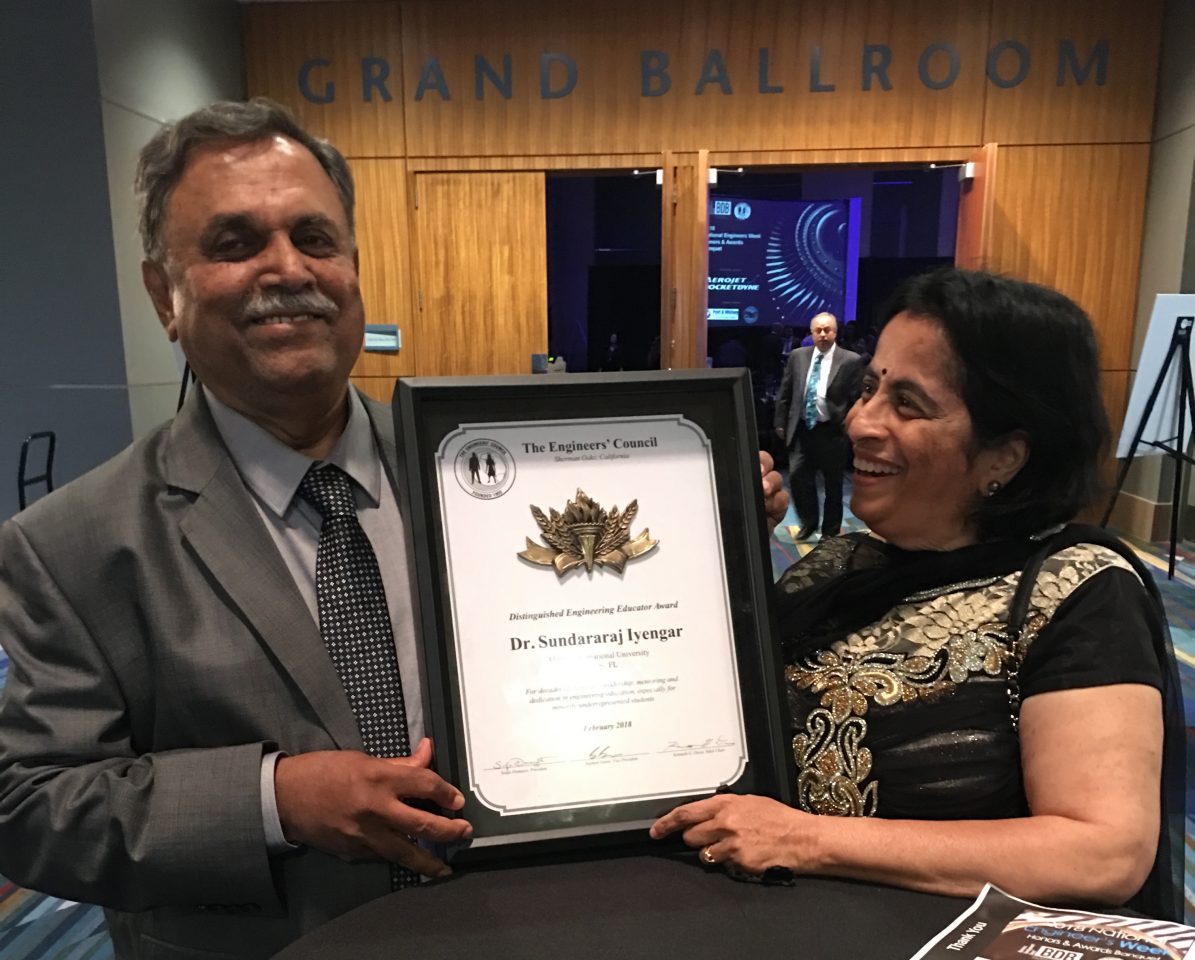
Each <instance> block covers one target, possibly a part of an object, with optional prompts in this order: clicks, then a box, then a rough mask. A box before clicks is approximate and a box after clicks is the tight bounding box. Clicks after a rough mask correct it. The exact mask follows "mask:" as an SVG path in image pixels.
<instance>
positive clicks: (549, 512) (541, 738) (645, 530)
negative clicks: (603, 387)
mask: <svg viewBox="0 0 1195 960" xmlns="http://www.w3.org/2000/svg"><path fill="white" fill-rule="evenodd" d="M437 471H438V479H439V490H438V494H439V501H440V510H441V514H442V517H443V523H444V539H445V544H446V549H445V555H446V560H447V568H448V569H447V574H448V576H447V592H448V594H449V603H450V607H451V617H452V627H453V632H454V635H455V638H456V643H455V659H456V664H455V666H456V671H457V675H458V677H459V681H458V682H459V686H460V694H461V713H462V719H463V726H464V732H465V755H466V756H465V761H466V763H465V766H466V770H467V776H468V781H469V788H470V789H471V791H472V792H473V793H474V794H475V796H476V797H477V798H478V800H479V801H480V802H481V803H482V804H484V805H485V806H486V807H488V808H489V809H491V810H493V811H496V812H497V813H499V814H500V815H502V816H509V815H517V814H527V813H536V812H540V811H550V810H554V811H566V810H570V809H576V808H582V807H587V806H593V805H595V804H602V805H606V804H611V803H623V802H630V801H641V800H652V799H663V798H669V797H684V796H689V795H692V794H696V793H701V792H708V791H711V790H713V789H715V788H716V787H717V786H719V785H720V784H726V783H733V782H734V781H735V780H737V779H738V778H739V776H740V775H741V774H742V772H743V769H744V766H745V764H746V763H747V760H748V756H747V737H746V733H745V731H744V723H743V705H742V702H741V694H740V684H739V682H738V674H737V671H738V666H737V661H736V656H735V645H734V636H733V631H732V626H731V616H730V606H729V598H728V595H727V588H726V570H725V559H724V556H723V549H722V537H721V535H720V521H719V515H718V497H717V491H716V488H715V483H714V464H713V458H712V452H711V445H710V441H709V438H708V437H707V436H706V434H705V432H704V431H703V430H702V429H701V427H700V426H698V425H697V424H696V423H694V422H692V421H691V420H689V419H687V418H685V417H684V416H679V415H671V416H637V417H622V418H592V419H575V420H536V421H528V422H510V421H506V422H501V423H471V424H462V425H461V427H460V429H459V430H456V431H454V432H452V433H450V434H449V435H448V436H447V437H445V438H444V440H443V442H442V444H441V445H440V448H439V451H438V455H437ZM649 531H650V532H649ZM553 570H554V573H553Z"/></svg>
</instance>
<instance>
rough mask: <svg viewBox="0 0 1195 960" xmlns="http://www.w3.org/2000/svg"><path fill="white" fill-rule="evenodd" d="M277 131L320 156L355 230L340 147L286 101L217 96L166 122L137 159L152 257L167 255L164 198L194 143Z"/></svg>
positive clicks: (145, 243)
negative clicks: (304, 122)
mask: <svg viewBox="0 0 1195 960" xmlns="http://www.w3.org/2000/svg"><path fill="white" fill-rule="evenodd" d="M275 134H281V135H283V136H285V137H290V138H291V139H292V140H295V141H297V142H298V143H301V144H302V145H303V146H304V147H306V148H307V149H308V150H309V151H311V154H312V155H313V156H314V157H315V159H316V160H318V161H319V164H320V166H321V167H323V168H324V172H325V173H327V175H328V178H329V179H330V180H331V181H332V183H333V185H334V186H335V187H336V191H337V192H338V193H339V194H340V202H341V204H342V205H343V207H344V215H345V217H346V218H347V219H348V225H349V235H350V236H352V235H353V231H354V227H353V175H352V173H350V172H349V165H348V163H347V161H346V160H345V159H344V157H343V156H342V155H341V153H340V151H339V150H337V149H336V148H335V147H334V146H332V144H330V143H328V141H327V140H320V139H319V138H318V137H313V136H312V135H311V134H310V133H308V132H307V131H306V130H304V129H303V128H302V127H301V126H299V124H298V122H297V121H296V120H295V118H294V117H293V116H292V115H291V113H290V111H289V110H287V109H286V107H284V106H282V105H281V104H279V103H275V102H274V101H273V100H269V99H267V98H266V97H255V98H254V99H252V100H249V101H248V102H245V103H241V102H239V101H236V100H218V101H216V102H215V103H213V104H211V105H210V106H207V107H203V108H201V109H199V110H196V111H195V112H194V113H189V114H187V116H185V117H183V118H182V119H181V120H176V121H175V122H174V123H168V124H166V125H165V126H164V127H162V129H161V130H159V131H158V132H157V133H155V134H154V135H153V137H152V138H151V139H150V141H149V143H147V144H146V145H145V146H144V147H143V148H142V150H141V156H140V159H139V160H138V161H137V177H136V179H135V181H134V189H135V190H136V192H137V198H138V200H139V202H140V214H139V227H140V230H141V248H142V250H144V252H145V256H146V257H148V258H149V259H150V260H157V261H159V262H160V261H161V260H162V259H163V258H164V256H165V252H166V251H165V249H164V247H163V241H162V231H163V227H164V226H165V221H166V202H167V200H169V199H170V192H171V191H172V190H173V189H174V188H175V186H176V185H177V184H178V181H179V180H180V179H181V178H182V175H183V169H184V168H185V167H186V165H187V157H188V155H189V154H190V152H191V151H192V150H194V149H195V148H196V147H200V146H203V145H204V144H208V143H217V142H219V141H232V142H234V143H252V142H253V141H255V140H261V139H263V138H265V137H270V136H273V135H275Z"/></svg>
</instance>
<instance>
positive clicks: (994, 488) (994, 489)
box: [987, 480, 1004, 497]
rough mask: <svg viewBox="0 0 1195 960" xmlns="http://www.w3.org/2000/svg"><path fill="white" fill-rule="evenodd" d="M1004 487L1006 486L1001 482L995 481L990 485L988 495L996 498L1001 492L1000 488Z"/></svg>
mask: <svg viewBox="0 0 1195 960" xmlns="http://www.w3.org/2000/svg"><path fill="white" fill-rule="evenodd" d="M1003 486H1004V484H1002V483H1001V482H1000V481H999V480H993V481H992V482H991V483H989V484H988V492H987V495H988V496H989V497H994V496H995V495H996V494H998V493H999V492H1000V488H1001V487H1003Z"/></svg>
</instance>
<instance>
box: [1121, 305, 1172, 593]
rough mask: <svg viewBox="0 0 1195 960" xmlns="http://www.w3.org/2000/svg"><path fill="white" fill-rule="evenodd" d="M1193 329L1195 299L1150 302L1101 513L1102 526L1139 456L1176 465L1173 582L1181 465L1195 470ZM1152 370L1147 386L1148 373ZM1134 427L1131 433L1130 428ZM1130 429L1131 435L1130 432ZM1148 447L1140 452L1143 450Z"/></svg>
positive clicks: (1170, 573)
mask: <svg viewBox="0 0 1195 960" xmlns="http://www.w3.org/2000/svg"><path fill="white" fill-rule="evenodd" d="M1192 327H1195V295H1193V294H1183V293H1162V294H1158V296H1157V297H1156V298H1155V299H1154V308H1153V312H1152V313H1151V314H1150V318H1149V328H1148V330H1147V331H1146V334H1145V344H1144V347H1143V348H1142V351H1141V357H1140V360H1139V361H1138V364H1137V377H1136V379H1135V380H1134V381H1133V389H1132V393H1131V394H1130V395H1129V404H1128V409H1127V410H1126V411H1125V418H1124V427H1123V428H1122V430H1121V433H1120V441H1119V443H1118V444H1117V447H1116V456H1117V457H1118V458H1121V459H1122V463H1121V467H1120V473H1119V475H1118V476H1117V478H1116V488H1115V489H1114V490H1113V492H1112V497H1111V499H1110V500H1109V501H1108V507H1107V509H1106V510H1105V511H1104V518H1103V521H1102V525H1103V526H1107V524H1108V518H1109V517H1110V516H1111V515H1112V508H1113V506H1115V504H1116V498H1117V497H1118V496H1120V491H1121V489H1122V488H1123V487H1124V481H1125V478H1126V477H1127V476H1128V473H1129V468H1130V467H1131V466H1132V465H1133V461H1134V459H1135V458H1136V457H1137V456H1139V455H1140V456H1167V457H1169V458H1170V459H1171V460H1173V461H1174V487H1173V500H1172V501H1171V502H1172V504H1173V506H1172V509H1171V512H1170V565H1169V574H1168V575H1169V577H1170V578H1171V579H1173V578H1174V563H1175V549H1176V546H1177V543H1178V518H1179V501H1180V499H1181V497H1182V488H1183V482H1182V481H1183V464H1191V465H1195V458H1192V457H1191V456H1190V455H1189V454H1188V453H1187V450H1188V448H1189V446H1190V441H1191V430H1192V429H1193V428H1195V378H1193V375H1192V370H1191V331H1192ZM1151 370H1152V371H1156V375H1155V376H1154V378H1153V380H1152V381H1151V380H1150V379H1149V377H1148V373H1149V371H1151ZM1134 423H1135V424H1136V428H1135V429H1133V428H1132V427H1131V426H1130V425H1131V424H1134ZM1130 430H1132V433H1130V432H1129V431H1130ZM1142 444H1144V446H1145V447H1146V448H1147V449H1145V450H1141V449H1140V448H1141V446H1142Z"/></svg>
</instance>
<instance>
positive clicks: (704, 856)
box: [701, 847, 718, 866]
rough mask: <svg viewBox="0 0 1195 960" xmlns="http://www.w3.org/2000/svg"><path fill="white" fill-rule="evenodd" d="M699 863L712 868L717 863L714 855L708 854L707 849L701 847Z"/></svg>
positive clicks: (708, 849) (708, 850)
mask: <svg viewBox="0 0 1195 960" xmlns="http://www.w3.org/2000/svg"><path fill="white" fill-rule="evenodd" d="M701 862H702V863H708V864H709V865H710V866H713V865H714V864H715V863H717V862H718V861H717V860H715V859H714V855H713V854H712V853H710V848H709V847H702V848H701Z"/></svg>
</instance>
